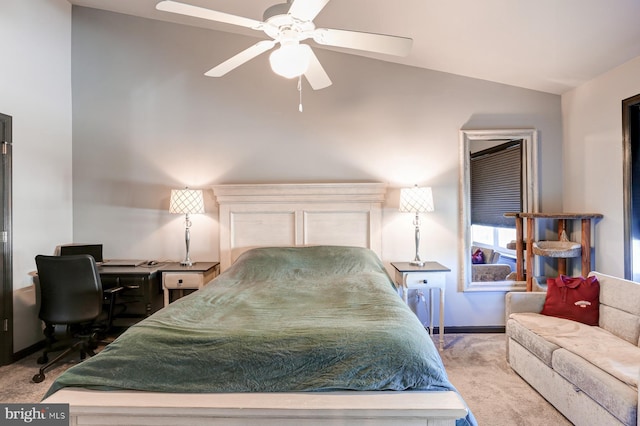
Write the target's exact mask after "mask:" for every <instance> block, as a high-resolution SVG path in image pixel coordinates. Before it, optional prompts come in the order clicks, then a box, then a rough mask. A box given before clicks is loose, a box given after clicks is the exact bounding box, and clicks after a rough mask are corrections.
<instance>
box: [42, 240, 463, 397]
mask: <svg viewBox="0 0 640 426" xmlns="http://www.w3.org/2000/svg"><path fill="white" fill-rule="evenodd" d="M66 386H80V387H85V388H91V389H100V390H111V389H135V390H143V391H158V392H289V391H331V390H410V389H416V390H455V389H453V387H452V386H451V384H450V383H449V381H448V379H447V376H446V373H445V370H444V367H443V365H442V361H441V359H440V356H439V354H438V352H437V350H436V349H435V346H434V344H433V342H432V341H431V339H430V337H429V335H428V333H427V332H426V331H425V329H424V328H423V326H422V325H421V324H420V322H419V320H418V319H417V318H416V316H415V315H414V314H413V313H412V312H411V310H409V309H408V307H407V306H406V305H405V304H404V303H403V302H402V300H401V299H400V298H399V297H398V294H397V292H396V290H395V288H394V285H393V283H392V281H391V280H390V279H389V276H388V275H387V273H386V271H385V269H384V266H383V265H382V263H381V262H380V260H379V259H378V257H377V256H376V255H375V254H374V253H373V252H372V251H370V250H367V249H361V248H354V247H334V246H318V247H301V248H260V249H254V250H250V251H248V252H246V253H244V254H243V255H242V256H240V258H239V259H238V260H237V261H236V263H235V264H234V265H233V266H232V267H231V268H229V269H228V270H227V271H225V272H224V273H223V274H221V275H220V276H219V277H218V278H216V279H215V280H214V281H212V282H211V283H210V284H208V285H207V286H205V287H204V288H203V289H201V290H199V291H197V292H194V293H193V294H191V295H189V296H186V297H183V298H181V299H179V300H177V301H176V302H174V303H172V304H171V305H169V306H168V307H166V308H164V309H161V310H160V311H158V312H156V313H155V314H153V315H152V316H150V317H149V318H146V319H145V320H143V321H141V322H139V323H138V324H136V325H134V326H132V327H131V328H129V329H128V330H127V331H126V332H125V333H123V334H122V335H121V336H120V337H119V338H118V339H116V340H115V341H114V342H113V343H111V344H110V345H108V346H107V347H106V348H105V349H104V350H103V351H102V352H100V353H99V354H97V355H96V356H94V357H92V358H90V359H87V360H85V361H84V362H82V363H80V364H78V365H77V366H74V367H72V368H70V369H69V370H67V371H66V372H65V373H63V374H62V375H61V376H60V377H59V378H58V379H57V380H56V381H55V383H54V384H53V385H52V387H51V388H50V389H49V391H48V394H51V393H53V392H55V391H56V390H58V389H60V388H63V387H66Z"/></svg>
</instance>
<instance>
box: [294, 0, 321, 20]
mask: <svg viewBox="0 0 640 426" xmlns="http://www.w3.org/2000/svg"><path fill="white" fill-rule="evenodd" d="M327 3H329V0H293V4H292V5H291V7H290V8H289V14H290V15H291V16H293V17H294V18H298V19H299V20H301V21H305V22H306V21H313V19H314V18H315V17H316V16H317V15H318V13H320V11H321V10H322V9H323V8H324V7H325V6H326V4H327Z"/></svg>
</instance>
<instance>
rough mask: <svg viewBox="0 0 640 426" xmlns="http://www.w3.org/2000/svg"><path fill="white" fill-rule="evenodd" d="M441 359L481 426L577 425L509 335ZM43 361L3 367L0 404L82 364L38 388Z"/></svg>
mask: <svg viewBox="0 0 640 426" xmlns="http://www.w3.org/2000/svg"><path fill="white" fill-rule="evenodd" d="M436 338H437V336H436ZM441 354H442V359H443V361H444V364H445V367H446V369H447V372H448V374H449V379H450V380H451V382H452V383H453V385H454V386H455V387H456V388H457V389H458V391H459V392H460V394H462V397H463V398H464V399H465V401H466V402H467V404H468V405H469V408H471V411H473V413H474V415H475V416H476V419H477V420H478V423H479V424H480V425H481V426H485V425H486V426H528V425H531V426H539V425H545V426H563V425H571V423H570V422H569V421H567V420H566V419H565V418H564V417H563V416H562V415H561V414H560V413H558V411H556V410H555V409H554V408H553V407H552V406H551V405H550V404H549V403H547V402H546V401H545V400H544V399H543V398H542V397H541V396H540V395H538V393H537V392H536V391H535V390H533V389H532V388H531V387H530V386H529V385H528V384H527V383H526V382H525V381H524V380H522V379H521V378H520V376H518V375H517V374H516V373H514V372H513V371H512V370H511V369H510V368H509V365H508V364H507V362H506V360H505V336H504V334H449V335H445V348H444V350H443V351H442V352H441ZM37 357H38V354H34V355H32V356H29V357H27V358H24V359H22V360H20V361H18V362H16V363H14V364H11V365H7V366H4V367H0V402H3V403H12V402H13V403H32V402H39V401H40V400H41V398H42V396H43V395H44V393H45V392H46V390H47V389H48V388H49V386H50V385H51V382H52V381H53V380H54V379H55V377H56V376H57V375H58V374H60V373H62V372H63V371H64V370H66V369H67V368H69V367H70V366H72V365H74V364H76V363H77V362H78V360H77V359H76V358H74V359H73V360H69V361H68V362H65V363H63V364H59V365H58V366H57V367H56V368H54V369H52V370H49V371H48V372H47V373H46V376H47V377H46V379H45V381H44V382H42V383H38V384H36V383H33V382H31V377H33V375H34V374H36V373H37V372H38V365H37V364H36V358H37Z"/></svg>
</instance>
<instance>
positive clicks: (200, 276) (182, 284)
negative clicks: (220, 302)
mask: <svg viewBox="0 0 640 426" xmlns="http://www.w3.org/2000/svg"><path fill="white" fill-rule="evenodd" d="M160 272H161V273H162V291H163V292H164V306H167V305H168V304H169V303H170V297H169V296H170V294H169V293H170V291H171V290H179V291H180V297H182V295H183V290H198V289H201V288H202V287H204V286H205V284H207V283H208V282H209V281H211V280H212V279H214V278H215V277H217V276H218V274H219V273H220V262H196V263H194V264H193V265H192V266H183V265H181V264H180V263H179V262H173V263H169V264H167V265H166V266H163V267H162V268H161V269H160Z"/></svg>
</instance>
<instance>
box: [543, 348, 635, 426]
mask: <svg viewBox="0 0 640 426" xmlns="http://www.w3.org/2000/svg"><path fill="white" fill-rule="evenodd" d="M552 367H553V369H554V371H555V372H556V373H558V374H560V375H561V376H562V377H564V378H565V379H567V380H568V381H569V382H571V383H573V385H575V386H576V387H577V388H579V389H580V391H582V392H584V393H585V394H587V395H589V397H590V398H591V399H593V400H594V401H596V402H597V403H598V404H600V405H601V406H602V407H604V408H605V409H606V410H607V411H608V412H610V413H611V414H612V415H613V416H615V417H616V418H618V420H620V421H621V422H622V423H624V424H626V425H629V424H635V423H636V415H637V414H636V413H637V409H638V391H637V389H636V388H633V387H631V386H629V385H627V384H625V383H623V382H621V381H620V380H618V379H616V378H615V377H613V376H611V375H610V374H608V373H606V372H604V371H603V370H601V369H599V368H598V367H596V366H595V365H593V364H592V363H590V362H589V361H587V360H585V359H584V358H582V357H580V356H579V355H576V354H574V353H572V352H570V351H568V350H566V349H559V350H557V351H555V352H554V353H553V365H552Z"/></svg>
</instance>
